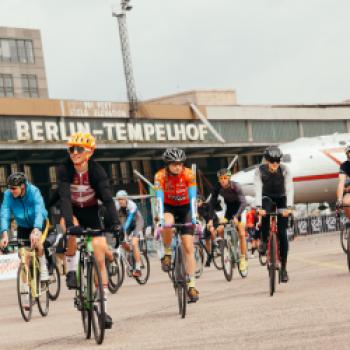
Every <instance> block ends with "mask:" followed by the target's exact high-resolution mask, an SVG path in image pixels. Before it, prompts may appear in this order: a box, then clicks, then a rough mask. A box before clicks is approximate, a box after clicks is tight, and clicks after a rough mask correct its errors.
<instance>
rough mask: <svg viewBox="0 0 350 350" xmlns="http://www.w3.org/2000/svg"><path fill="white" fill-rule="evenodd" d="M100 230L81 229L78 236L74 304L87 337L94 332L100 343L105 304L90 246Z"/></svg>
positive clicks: (103, 333) (102, 332) (96, 339)
mask: <svg viewBox="0 0 350 350" xmlns="http://www.w3.org/2000/svg"><path fill="white" fill-rule="evenodd" d="M101 232H102V231H101V230H91V229H87V230H83V231H82V233H79V234H75V233H74V232H69V233H68V234H69V235H73V236H78V237H79V238H80V239H79V242H78V251H79V263H78V268H77V289H76V293H75V297H74V305H75V307H76V308H77V310H78V311H80V312H81V318H82V322H83V329H84V333H85V336H86V338H87V339H90V338H91V330H93V332H94V337H95V341H96V343H97V344H102V342H103V339H104V335H105V317H106V316H105V305H104V291H103V285H102V276H101V271H100V269H99V267H98V264H97V262H96V259H95V257H94V252H93V248H92V238H93V237H94V236H100V235H101Z"/></svg>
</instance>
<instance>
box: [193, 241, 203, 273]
mask: <svg viewBox="0 0 350 350" xmlns="http://www.w3.org/2000/svg"><path fill="white" fill-rule="evenodd" d="M194 257H195V261H196V271H195V277H196V278H200V277H201V276H202V273H203V266H204V254H203V248H202V247H201V246H199V245H198V244H195V246H194Z"/></svg>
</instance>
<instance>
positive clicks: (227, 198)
mask: <svg viewBox="0 0 350 350" xmlns="http://www.w3.org/2000/svg"><path fill="white" fill-rule="evenodd" d="M231 175H232V174H231V171H230V170H228V169H226V168H224V169H220V170H219V171H218V172H217V177H218V180H219V185H218V186H217V187H216V188H215V189H214V190H213V191H212V193H211V195H210V203H211V206H212V207H213V208H215V206H216V204H217V201H218V197H219V196H221V197H222V198H223V200H224V204H225V206H226V211H225V217H224V219H225V221H232V224H233V225H235V226H236V228H237V231H238V234H239V241H240V247H241V259H240V262H239V269H240V271H242V273H246V272H247V268H248V263H247V261H246V254H247V242H246V237H245V225H244V223H243V222H242V220H241V215H242V213H243V210H244V209H245V207H246V206H247V203H246V200H245V197H244V195H243V192H242V188H241V186H240V185H239V184H238V183H237V182H235V181H232V180H231ZM217 232H218V235H219V236H220V237H223V236H224V225H222V224H221V225H219V226H218V229H217Z"/></svg>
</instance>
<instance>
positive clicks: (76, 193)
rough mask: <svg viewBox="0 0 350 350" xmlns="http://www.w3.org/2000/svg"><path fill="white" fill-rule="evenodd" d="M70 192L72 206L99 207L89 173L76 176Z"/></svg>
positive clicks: (76, 174)
mask: <svg viewBox="0 0 350 350" xmlns="http://www.w3.org/2000/svg"><path fill="white" fill-rule="evenodd" d="M70 192H71V199H72V204H73V205H74V206H76V207H80V208H85V207H92V206H96V205H97V198H96V193H95V191H94V189H93V188H92V187H91V185H90V181H89V172H88V171H85V172H84V173H75V174H74V176H73V183H71V185H70Z"/></svg>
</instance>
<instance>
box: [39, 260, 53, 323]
mask: <svg viewBox="0 0 350 350" xmlns="http://www.w3.org/2000/svg"><path fill="white" fill-rule="evenodd" d="M37 263H38V262H37ZM36 291H37V293H38V296H37V297H36V303H37V305H38V309H39V312H40V315H41V316H43V317H46V316H47V315H48V313H49V307H50V296H49V283H48V282H41V281H40V269H39V267H38V265H37V269H36ZM39 291H40V293H39Z"/></svg>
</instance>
